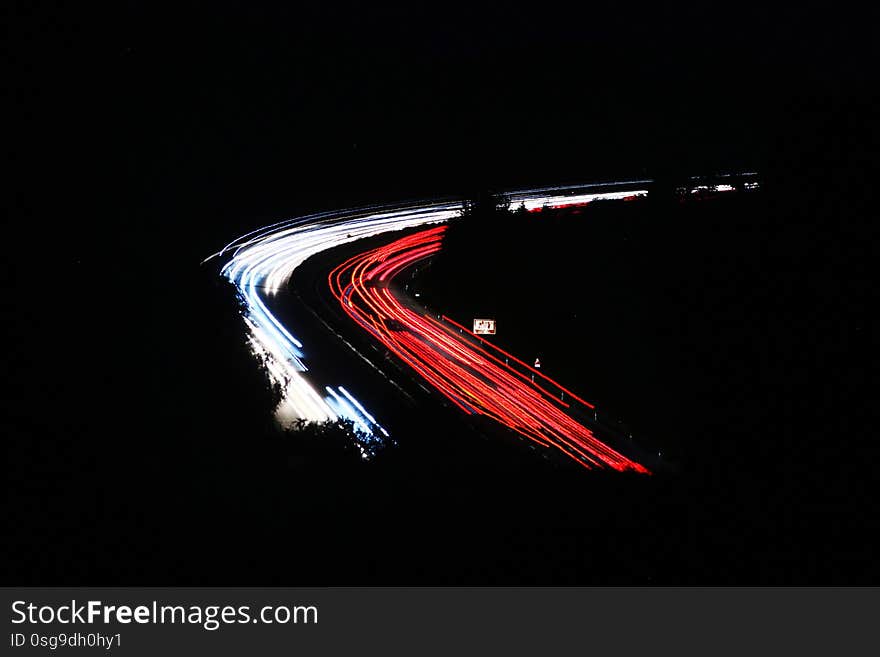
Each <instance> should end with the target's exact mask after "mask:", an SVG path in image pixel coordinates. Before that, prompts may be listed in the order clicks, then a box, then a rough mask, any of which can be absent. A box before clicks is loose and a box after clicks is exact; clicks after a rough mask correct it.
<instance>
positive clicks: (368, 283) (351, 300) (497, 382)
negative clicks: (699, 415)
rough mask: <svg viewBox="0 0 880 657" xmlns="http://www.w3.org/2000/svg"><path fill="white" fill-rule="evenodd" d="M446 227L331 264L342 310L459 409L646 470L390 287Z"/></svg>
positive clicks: (582, 457) (605, 462)
mask: <svg viewBox="0 0 880 657" xmlns="http://www.w3.org/2000/svg"><path fill="white" fill-rule="evenodd" d="M445 229H446V227H445V226H439V227H435V228H430V229H428V230H423V231H419V232H417V233H414V234H412V235H409V236H407V237H403V238H401V239H398V240H395V241H394V242H392V243H390V244H386V245H384V246H381V247H378V248H375V249H371V250H369V251H366V252H364V253H361V254H358V255H356V256H354V257H352V258H349V259H348V260H347V261H345V262H344V263H342V264H341V265H339V266H338V267H337V268H336V269H334V270H333V271H332V272H331V273H330V276H329V278H328V280H329V283H330V288H331V290H332V292H333V294H334V296H335V297H336V298H337V300H338V301H339V303H340V304H341V305H342V308H343V309H344V310H345V312H346V313H347V314H348V315H349V316H350V317H351V318H352V319H354V320H355V321H356V322H357V323H358V324H359V325H360V326H362V327H363V328H364V329H366V330H367V331H369V332H370V333H372V334H373V336H375V338H376V339H377V340H379V341H380V342H381V343H382V344H383V345H384V346H385V347H386V348H387V349H388V350H389V351H391V352H392V353H394V355H395V356H397V357H398V358H400V359H401V360H402V361H404V362H405V363H406V364H407V365H409V366H410V367H411V368H412V369H414V370H415V371H416V372H418V373H419V375H420V376H421V377H422V378H424V379H425V380H426V381H427V382H428V383H429V384H431V386H432V387H434V388H435V389H436V390H438V391H439V392H440V393H442V394H443V395H444V396H445V397H446V398H447V399H449V400H450V401H451V402H452V403H453V404H455V406H457V407H458V408H460V409H461V410H462V411H464V412H466V413H470V414H480V415H485V416H486V417H489V418H491V419H493V420H495V421H496V422H499V423H501V424H503V425H504V426H506V427H508V428H510V429H512V430H513V431H515V432H517V433H519V434H520V435H522V436H524V437H526V438H528V439H529V440H532V441H534V442H536V443H538V444H540V445H542V446H544V447H555V448H556V449H558V450H560V451H561V452H563V453H564V454H566V455H568V456H570V457H571V458H573V459H575V460H576V461H577V462H578V463H580V464H581V465H583V466H585V467H587V468H613V469H615V470H618V471H623V470H634V471H636V472H642V473H646V472H647V469H646V468H644V467H643V466H642V465H640V464H638V463H636V462H634V461H632V460H630V459H629V458H627V457H625V456H624V455H622V454H620V453H619V452H617V451H615V450H614V449H612V448H611V447H609V446H608V445H606V444H605V443H603V442H601V441H600V440H598V439H597V438H596V437H595V436H594V435H593V433H592V431H590V430H589V429H588V428H587V427H585V426H583V425H582V424H580V423H579V422H577V421H576V420H575V419H573V418H572V417H571V416H570V415H568V414H567V413H566V411H565V409H567V408H569V404H567V403H565V402H564V401H562V400H561V399H559V398H557V396H556V394H551V393H550V392H549V391H547V390H546V389H543V388H542V387H540V386H538V385H536V384H535V383H534V382H533V381H532V380H530V378H529V377H528V376H527V375H525V374H523V373H521V372H520V371H518V370H517V369H515V368H514V367H512V366H509V365H507V364H506V362H503V361H502V360H501V358H499V356H498V355H496V354H495V353H493V352H491V351H489V350H487V349H484V348H483V347H482V346H480V345H479V344H476V343H475V342H474V341H472V340H470V339H467V338H463V337H462V335H463V333H462V331H461V329H464V327H461V326H460V325H458V324H455V323H454V322H451V321H450V322H449V323H450V324H452V326H453V328H451V329H450V328H449V327H448V326H447V325H445V324H444V323H443V322H441V321H437V319H435V318H434V317H432V316H430V315H428V314H427V313H424V312H420V311H418V310H416V309H414V308H413V307H407V306H406V305H404V303H403V302H402V301H401V300H400V299H398V298H397V297H396V296H395V295H394V294H393V293H392V291H391V289H389V287H388V286H389V285H390V284H391V282H392V280H393V279H394V277H395V276H397V275H398V274H400V272H401V271H403V270H404V269H407V268H408V267H411V266H413V265H414V264H416V263H417V262H419V261H421V260H424V259H425V258H428V257H430V256H431V255H433V254H435V253H437V251H439V250H440V245H441V240H442V237H443V232H444V231H445ZM447 321H448V320H447ZM484 344H487V345H488V344H490V343H487V342H485V341H484ZM494 349H495V350H496V352H500V353H501V354H504V352H502V351H501V350H500V349H499V348H497V347H494ZM508 356H509V354H508ZM519 362H520V364H522V365H524V363H521V361H519ZM528 369H532V368H528ZM532 373H533V374H534V373H536V371H535V370H533V369H532ZM539 374H540V373H539ZM541 376H542V377H543V379H544V380H545V381H547V382H549V383H550V384H551V385H552V386H553V387H555V388H556V389H559V390H563V391H565V389H564V388H561V386H559V385H558V384H556V383H555V382H554V381H552V379H550V378H549V377H546V376H544V375H543V374H542V375H541ZM569 395H570V397H573V398H574V399H576V400H578V401H580V402H581V403H583V404H586V405H587V406H589V407H590V408H592V404H590V403H589V402H586V401H584V400H581V399H580V398H578V397H576V396H575V395H574V394H573V393H571V392H569Z"/></svg>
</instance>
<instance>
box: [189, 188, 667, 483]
mask: <svg viewBox="0 0 880 657" xmlns="http://www.w3.org/2000/svg"><path fill="white" fill-rule="evenodd" d="M649 182H650V181H647V180H639V181H625V182H620V183H601V184H597V185H592V186H590V185H579V186H565V187H547V188H540V189H530V190H520V191H515V192H511V193H509V194H508V197H509V198H510V200H511V204H512V206H515V207H518V206H519V205H520V204H523V205H525V206H526V209H527V210H531V211H537V210H540V208H542V207H544V206H553V207H559V206H568V205H583V204H587V203H590V202H592V201H594V200H596V199H608V198H615V199H620V198H633V197H640V196H645V195H647V191H646V190H645V189H643V188H639V185H643V184H646V183H649ZM460 207H461V206H460V201H457V200H442V201H425V202H421V203H411V204H398V205H384V206H373V207H368V208H361V209H356V210H344V211H335V212H324V213H317V214H312V215H308V216H303V217H297V218H294V219H290V220H286V221H282V222H278V223H276V224H273V225H270V226H267V227H265V228H261V229H259V230H256V231H253V232H251V233H248V234H246V235H243V236H241V237H239V238H238V239H236V240H234V241H232V242H230V243H229V244H227V245H226V246H225V247H224V248H223V249H221V250H220V251H218V252H217V253H215V254H213V255H212V256H209V257H208V258H206V260H205V261H206V262H207V261H209V260H212V259H215V258H217V259H219V260H220V262H221V268H220V271H221V274H222V275H223V276H225V277H227V278H228V279H229V280H230V281H232V282H233V283H234V284H235V286H236V288H237V290H238V293H239V295H240V298H241V300H242V302H243V308H244V310H243V319H244V322H245V325H246V328H247V331H248V339H249V342H250V344H251V346H252V348H253V351H254V353H255V355H256V356H257V358H258V359H259V360H260V362H261V363H262V366H263V367H264V368H265V369H266V371H267V373H268V374H269V376H270V378H271V379H272V381H273V382H274V383H276V384H277V385H279V386H280V387H281V389H282V391H283V393H282V400H281V403H280V404H279V406H278V409H277V412H276V414H277V419H278V420H279V422H281V423H282V424H289V423H292V422H294V421H296V420H298V419H305V420H307V421H324V420H333V419H337V418H344V419H348V420H351V421H352V422H353V423H354V425H355V427H356V428H357V429H358V430H359V432H360V433H361V435H362V436H363V437H364V445H362V446H361V450H362V453H363V455H364V457H365V458H366V457H367V456H368V454H369V443H370V442H372V441H378V442H382V441H384V440H385V439H386V438H387V437H388V431H387V430H386V429H385V428H384V427H383V426H382V424H381V418H376V417H375V416H374V415H373V414H372V413H371V411H370V410H369V409H367V408H365V406H364V405H363V404H362V403H361V402H360V401H359V399H358V391H357V390H353V389H351V388H352V386H351V384H350V383H349V381H346V380H343V381H338V382H334V383H333V384H332V385H326V382H325V381H322V383H324V385H320V384H319V383H317V381H318V380H319V379H323V378H324V377H319V376H316V372H315V368H317V369H318V370H320V368H321V362H320V360H314V359H310V350H309V347H308V346H307V345H305V344H303V342H302V341H301V340H300V339H299V338H298V337H297V335H296V333H297V329H296V326H295V324H296V319H295V318H294V319H293V320H291V319H289V318H288V319H287V320H286V321H285V322H282V321H280V320H279V319H278V317H277V316H276V314H275V313H273V312H272V310H271V309H270V306H271V305H272V301H273V299H274V298H275V297H276V296H277V295H278V294H279V293H280V292H282V291H283V290H284V289H285V288H286V286H287V284H288V282H289V280H290V279H291V277H292V276H293V274H294V272H295V271H296V270H297V269H298V268H299V267H300V266H301V265H302V264H303V263H304V262H305V261H306V260H307V259H308V258H310V257H312V256H314V255H317V254H319V253H322V252H324V251H328V250H329V249H333V248H337V247H339V246H342V245H345V244H352V243H354V242H357V241H358V240H362V239H366V238H372V237H376V236H379V235H382V234H385V233H395V232H397V231H402V230H407V229H409V230H412V229H416V228H419V227H426V226H432V225H434V227H433V228H428V229H426V230H421V231H418V232H415V233H411V234H410V235H408V236H406V237H403V238H400V239H394V235H392V236H391V237H390V238H389V242H388V243H387V244H385V245H384V246H382V247H379V248H373V249H369V250H367V251H365V252H363V253H359V254H357V255H355V256H353V257H352V258H349V259H348V260H347V261H346V262H344V263H342V264H341V265H339V266H338V267H336V268H335V269H334V270H333V271H332V272H331V273H330V275H329V276H328V279H327V285H329V286H330V289H331V291H332V293H333V295H334V297H335V298H336V299H337V301H338V303H339V304H340V306H341V308H342V309H343V310H344V312H345V313H346V314H347V315H348V316H349V317H351V318H352V319H353V320H354V321H355V322H356V323H357V324H358V325H360V326H361V327H362V328H363V329H364V330H365V331H366V332H367V333H368V334H370V335H372V336H373V338H374V339H375V340H377V341H378V342H379V343H381V344H382V345H383V346H385V347H386V348H387V349H388V350H389V351H390V352H391V353H393V354H394V355H395V356H396V357H397V358H399V359H400V360H401V361H403V362H404V363H405V364H406V365H407V366H408V367H410V368H411V369H412V371H413V372H414V373H415V374H416V375H418V376H419V377H420V378H421V379H422V380H423V381H424V382H425V383H427V384H428V385H430V387H431V388H433V389H434V390H436V391H438V392H439V393H440V394H441V395H442V396H443V397H444V398H445V399H447V400H449V401H450V402H451V403H453V404H454V406H455V407H457V408H458V409H459V410H460V411H461V412H463V413H467V414H474V415H482V416H485V417H488V418H490V419H492V420H494V421H496V422H498V423H500V424H501V425H502V426H505V427H508V428H510V429H511V430H513V431H515V432H516V433H517V434H519V435H521V436H523V437H525V438H527V439H529V440H531V441H533V442H534V443H536V444H538V445H542V446H544V447H547V448H550V449H555V450H559V451H560V452H561V453H563V454H565V455H567V456H568V457H570V458H572V459H574V460H575V461H576V462H578V463H579V464H581V465H583V466H584V467H586V468H602V469H613V470H618V471H623V470H631V471H635V472H642V473H646V472H647V471H648V470H647V469H646V468H645V467H644V466H643V465H640V464H639V463H636V462H635V461H632V460H631V459H629V458H627V457H625V456H624V455H622V454H620V453H619V452H617V451H615V450H614V449H612V448H611V447H609V446H608V445H606V444H605V443H603V442H602V441H600V440H599V439H598V438H597V437H596V436H595V435H593V433H592V432H591V431H590V429H588V428H587V427H586V426H584V424H583V423H582V422H579V421H578V420H576V419H575V417H574V414H572V413H571V412H570V411H571V407H570V406H569V403H575V404H578V405H582V406H585V407H587V408H591V407H592V405H591V404H590V403H589V402H587V401H585V400H583V399H581V398H579V397H578V396H577V395H576V394H574V393H572V392H571V391H568V390H567V389H565V388H563V387H562V386H560V385H559V384H558V383H556V382H554V381H552V380H550V379H549V378H548V377H546V376H544V375H543V374H541V373H540V372H539V371H532V372H530V373H529V374H525V373H524V372H523V370H526V371H527V370H528V369H529V368H528V366H527V365H525V363H522V362H521V361H519V360H518V359H516V358H515V357H514V356H513V355H512V354H506V353H505V352H501V351H500V350H499V349H497V348H496V347H494V345H490V344H488V343H486V342H485V341H484V342H483V343H478V342H477V341H475V340H474V339H473V338H471V337H469V336H467V333H468V332H467V331H466V330H464V328H463V327H460V326H457V325H455V324H454V323H453V322H452V320H449V319H448V318H443V317H442V316H441V317H439V318H435V317H432V316H429V315H427V314H425V313H420V312H418V310H416V309H415V308H416V306H415V304H414V302H413V300H411V299H405V298H401V297H403V295H402V294H401V293H400V292H399V291H398V292H396V293H393V292H392V288H391V287H390V286H389V284H390V283H391V282H392V281H393V279H394V277H395V276H396V275H398V274H400V272H402V271H403V270H405V269H406V268H408V267H410V266H412V265H413V264H415V263H416V262H418V261H421V260H423V259H425V258H428V257H430V256H431V255H432V254H434V253H436V251H437V250H438V249H439V248H440V240H441V238H442V232H443V230H444V226H442V224H443V223H445V222H447V221H448V220H449V219H451V218H453V217H455V216H457V214H458V212H459V210H460ZM501 357H503V358H505V363H506V362H509V361H510V360H511V359H513V360H514V362H515V363H516V364H517V365H516V366H515V367H514V366H508V365H506V364H505V363H503V362H502V361H501ZM532 375H537V377H538V381H539V383H540V385H538V384H534V383H533V382H532V380H531V379H532ZM557 394H558V395H559V397H558V398H557ZM564 399H567V400H568V401H564Z"/></svg>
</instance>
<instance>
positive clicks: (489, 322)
mask: <svg viewBox="0 0 880 657" xmlns="http://www.w3.org/2000/svg"><path fill="white" fill-rule="evenodd" d="M474 333H476V334H478V335H479V334H483V335H495V320H494V319H475V320H474Z"/></svg>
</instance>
